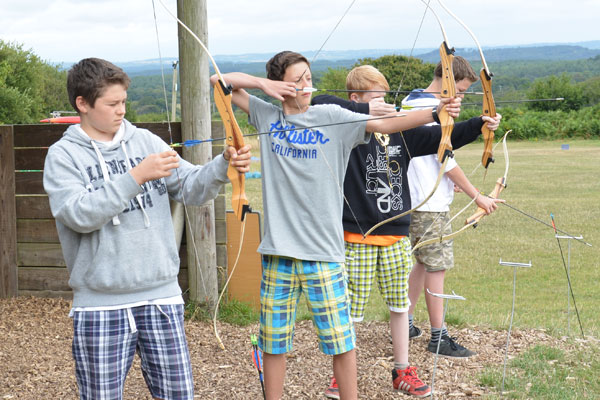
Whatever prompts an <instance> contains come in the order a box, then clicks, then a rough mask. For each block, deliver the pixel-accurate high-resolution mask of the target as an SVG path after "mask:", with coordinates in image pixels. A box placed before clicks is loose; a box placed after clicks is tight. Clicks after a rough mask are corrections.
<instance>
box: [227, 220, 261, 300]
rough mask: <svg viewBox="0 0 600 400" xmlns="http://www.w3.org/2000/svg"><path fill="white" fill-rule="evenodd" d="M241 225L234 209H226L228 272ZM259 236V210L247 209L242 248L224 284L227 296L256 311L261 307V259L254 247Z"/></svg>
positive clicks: (256, 247) (232, 262) (232, 263)
mask: <svg viewBox="0 0 600 400" xmlns="http://www.w3.org/2000/svg"><path fill="white" fill-rule="evenodd" d="M240 228H241V223H240V221H238V219H237V218H236V217H235V215H234V214H233V211H228V212H227V275H230V274H231V272H232V269H233V267H234V264H235V261H236V258H237V255H238V252H239V248H240V232H241V229H240ZM260 240H261V228H260V214H259V213H258V212H252V213H247V214H246V227H245V228H244V239H243V244H242V252H241V254H240V259H239V261H238V265H237V266H236V267H235V271H233V276H232V277H231V280H230V281H229V286H228V288H227V290H228V293H227V294H228V296H229V298H230V299H236V300H237V301H241V302H244V303H247V304H249V305H250V306H251V307H253V308H254V309H255V310H257V311H258V310H260V281H261V278H262V260H261V257H260V254H259V253H258V252H257V251H256V250H257V249H258V245H259V244H260Z"/></svg>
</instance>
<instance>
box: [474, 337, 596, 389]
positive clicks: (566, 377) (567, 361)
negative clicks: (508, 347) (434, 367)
mask: <svg viewBox="0 0 600 400" xmlns="http://www.w3.org/2000/svg"><path fill="white" fill-rule="evenodd" d="M599 359H600V351H599V350H598V348H597V347H591V348H590V349H588V350H586V351H576V352H571V353H567V352H564V351H563V350H559V349H554V348H551V347H547V346H540V345H538V346H534V347H533V348H531V349H529V350H528V351H526V352H525V353H523V354H521V355H520V356H519V357H517V358H515V359H514V360H512V361H510V362H509V363H508V366H507V368H506V378H505V381H504V396H500V389H501V388H502V371H501V369H500V368H498V367H497V366H494V367H488V368H486V369H485V370H484V371H483V372H482V373H481V375H480V384H481V385H484V386H488V387H492V388H494V389H495V392H496V394H493V395H491V396H489V397H488V398H489V399H500V398H509V399H548V400H554V399H555V400H562V399H595V398H598V394H600V380H598V379H597V371H599V370H600V361H599ZM594 371H595V372H594Z"/></svg>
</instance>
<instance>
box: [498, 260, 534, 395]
mask: <svg viewBox="0 0 600 400" xmlns="http://www.w3.org/2000/svg"><path fill="white" fill-rule="evenodd" d="M499 264H500V265H504V266H506V267H513V270H514V272H513V295H512V307H511V310H510V324H509V325H508V333H507V335H506V349H504V370H503V372H502V387H501V389H500V394H501V395H504V379H505V378H506V360H507V359H508V346H509V345H510V332H511V330H512V324H513V317H514V315H515V298H516V294H517V268H531V261H529V263H518V262H508V261H502V259H500V262H499Z"/></svg>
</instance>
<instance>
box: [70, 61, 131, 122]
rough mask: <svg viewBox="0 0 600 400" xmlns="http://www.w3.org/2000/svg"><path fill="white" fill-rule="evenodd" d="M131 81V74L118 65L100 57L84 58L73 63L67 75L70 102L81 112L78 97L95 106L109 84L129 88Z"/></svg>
mask: <svg viewBox="0 0 600 400" xmlns="http://www.w3.org/2000/svg"><path fill="white" fill-rule="evenodd" d="M130 82H131V79H129V76H127V74H126V73H125V72H124V71H123V70H122V69H121V68H119V67H117V66H116V65H114V64H112V63H110V62H108V61H106V60H102V59H100V58H84V59H83V60H81V61H79V62H78V63H77V64H75V65H73V67H71V69H70V70H69V73H68V75H67V93H68V94H69V102H70V103H71V105H72V106H73V108H74V109H75V110H76V111H77V112H79V110H78V109H77V104H76V101H75V100H76V99H77V97H79V96H81V97H83V99H84V100H85V101H86V102H87V103H88V104H89V105H90V106H91V107H94V104H96V100H97V99H98V97H100V96H101V95H102V92H103V91H104V89H106V87H107V86H109V85H114V84H120V85H123V87H124V88H125V89H127V88H129V83H130Z"/></svg>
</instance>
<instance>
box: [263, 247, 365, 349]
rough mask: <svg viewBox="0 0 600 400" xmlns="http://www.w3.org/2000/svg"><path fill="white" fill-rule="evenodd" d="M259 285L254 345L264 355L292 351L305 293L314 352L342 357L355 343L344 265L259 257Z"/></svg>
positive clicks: (266, 256) (276, 257)
mask: <svg viewBox="0 0 600 400" xmlns="http://www.w3.org/2000/svg"><path fill="white" fill-rule="evenodd" d="M262 263H263V276H262V281H261V285H260V305H261V310H260V336H259V346H260V348H261V350H262V351H264V352H265V353H269V354H284V353H287V352H290V351H291V350H292V347H293V346H292V341H293V337H294V324H295V321H296V309H297V306H298V301H299V300H300V294H301V293H302V292H304V294H305V296H306V299H307V303H308V309H309V312H310V313H311V314H312V319H313V324H314V326H315V327H316V330H317V336H318V337H319V348H320V349H321V351H322V352H323V353H325V354H330V355H335V354H342V353H345V352H347V351H350V350H352V349H353V348H354V347H355V344H356V335H355V333H354V326H353V325H352V321H351V320H350V304H349V301H348V289H347V283H346V275H345V271H344V265H343V264H339V263H330V262H320V261H303V260H297V259H294V258H287V257H278V256H269V255H265V256H263V262H262Z"/></svg>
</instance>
